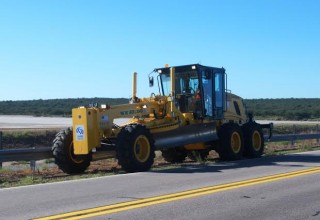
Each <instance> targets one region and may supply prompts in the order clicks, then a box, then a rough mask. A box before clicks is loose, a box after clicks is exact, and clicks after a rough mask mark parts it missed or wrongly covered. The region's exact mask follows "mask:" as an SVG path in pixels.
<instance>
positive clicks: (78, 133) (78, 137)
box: [76, 125, 84, 141]
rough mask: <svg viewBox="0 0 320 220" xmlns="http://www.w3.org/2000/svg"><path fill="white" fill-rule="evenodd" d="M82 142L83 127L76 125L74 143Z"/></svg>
mask: <svg viewBox="0 0 320 220" xmlns="http://www.w3.org/2000/svg"><path fill="white" fill-rule="evenodd" d="M83 140H84V126H83V125H77V126H76V141H83Z"/></svg>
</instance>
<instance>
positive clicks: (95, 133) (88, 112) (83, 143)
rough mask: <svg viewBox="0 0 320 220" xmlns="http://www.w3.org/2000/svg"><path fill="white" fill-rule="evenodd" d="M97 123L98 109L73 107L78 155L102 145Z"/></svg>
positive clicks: (76, 151)
mask: <svg viewBox="0 0 320 220" xmlns="http://www.w3.org/2000/svg"><path fill="white" fill-rule="evenodd" d="M97 124H98V122H97V111H96V109H94V108H75V109H72V126H73V143H74V153H75V154H76V155H79V154H88V153H89V152H90V151H91V149H93V148H96V147H99V146H100V136H99V130H98V127H97V126H96V125H97Z"/></svg>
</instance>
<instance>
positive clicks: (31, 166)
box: [30, 160, 37, 171]
mask: <svg viewBox="0 0 320 220" xmlns="http://www.w3.org/2000/svg"><path fill="white" fill-rule="evenodd" d="M36 166H37V163H36V161H35V160H30V168H31V170H32V171H35V170H36Z"/></svg>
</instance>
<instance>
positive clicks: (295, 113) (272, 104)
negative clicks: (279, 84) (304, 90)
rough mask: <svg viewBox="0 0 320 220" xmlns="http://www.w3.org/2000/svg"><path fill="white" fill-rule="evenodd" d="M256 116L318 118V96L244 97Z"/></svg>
mask: <svg viewBox="0 0 320 220" xmlns="http://www.w3.org/2000/svg"><path fill="white" fill-rule="evenodd" d="M244 103H245V105H246V106H247V109H248V110H249V111H252V112H253V114H254V115H255V117H256V118H260V119H275V120H319V119H320V99H319V98H290V99H246V100H244Z"/></svg>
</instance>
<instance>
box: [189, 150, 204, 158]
mask: <svg viewBox="0 0 320 220" xmlns="http://www.w3.org/2000/svg"><path fill="white" fill-rule="evenodd" d="M208 155H209V150H193V151H189V152H188V157H189V159H191V160H194V161H205V160H206V159H207V157H208Z"/></svg>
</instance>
